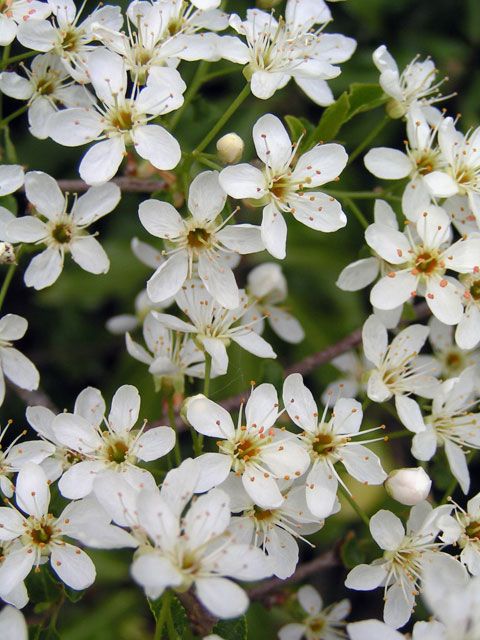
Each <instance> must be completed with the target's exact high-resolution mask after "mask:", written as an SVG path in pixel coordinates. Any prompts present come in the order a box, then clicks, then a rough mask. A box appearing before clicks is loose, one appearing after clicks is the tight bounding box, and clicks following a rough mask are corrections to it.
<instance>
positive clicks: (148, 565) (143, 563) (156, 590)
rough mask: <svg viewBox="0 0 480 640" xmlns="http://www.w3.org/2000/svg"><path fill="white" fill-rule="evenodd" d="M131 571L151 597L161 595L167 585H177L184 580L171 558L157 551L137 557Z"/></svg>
mask: <svg viewBox="0 0 480 640" xmlns="http://www.w3.org/2000/svg"><path fill="white" fill-rule="evenodd" d="M131 572H132V577H133V579H134V580H135V582H137V583H138V584H141V585H142V587H144V589H145V590H146V592H147V593H148V594H149V597H151V598H158V597H160V596H161V595H162V593H163V591H164V589H165V588H166V587H169V586H173V587H175V586H178V585H179V584H181V582H182V574H181V573H180V572H179V571H178V569H177V568H176V567H174V566H173V565H172V563H171V562H170V560H168V559H167V558H164V557H162V556H159V555H157V554H156V553H155V552H149V553H145V554H143V555H141V556H139V557H138V558H136V559H135V560H134V562H133V564H132V568H131Z"/></svg>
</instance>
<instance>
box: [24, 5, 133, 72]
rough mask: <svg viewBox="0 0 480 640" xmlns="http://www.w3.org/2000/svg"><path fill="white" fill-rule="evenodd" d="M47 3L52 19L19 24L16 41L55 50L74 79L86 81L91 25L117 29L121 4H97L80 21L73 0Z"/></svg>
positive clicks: (34, 47) (90, 46)
mask: <svg viewBox="0 0 480 640" xmlns="http://www.w3.org/2000/svg"><path fill="white" fill-rule="evenodd" d="M41 4H43V3H41ZM48 5H49V7H50V9H51V12H52V14H53V16H54V19H53V20H52V21H51V22H50V21H48V20H45V19H43V20H28V21H27V22H24V23H22V24H21V25H20V26H19V28H18V35H17V39H18V41H19V42H20V43H21V44H23V46H24V47H27V48H28V49H34V50H35V51H43V52H45V53H47V52H48V51H52V52H54V53H56V54H57V55H58V56H59V57H60V58H61V59H62V62H63V64H64V65H65V68H66V69H67V71H68V73H69V74H70V75H71V76H72V78H74V79H75V80H77V82H82V83H83V82H88V69H87V61H88V56H89V54H90V52H91V51H93V49H94V45H92V44H91V43H92V41H93V40H94V34H93V30H92V26H93V24H94V23H99V24H103V25H105V26H107V27H110V28H111V29H120V27H121V26H122V22H123V16H122V13H121V9H120V7H117V6H114V5H107V6H104V7H99V8H96V9H94V11H92V13H91V14H90V15H89V16H87V17H86V18H85V20H83V21H82V22H80V13H81V12H80V13H77V8H76V5H75V2H74V0H48ZM83 6H84V5H82V8H83ZM49 13H50V11H49ZM44 17H45V16H42V18H44Z"/></svg>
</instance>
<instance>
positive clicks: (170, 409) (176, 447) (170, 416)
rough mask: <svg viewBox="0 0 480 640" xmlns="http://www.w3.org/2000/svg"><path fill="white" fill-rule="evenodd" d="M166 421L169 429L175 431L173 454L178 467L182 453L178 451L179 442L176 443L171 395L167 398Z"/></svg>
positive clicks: (176, 435)
mask: <svg viewBox="0 0 480 640" xmlns="http://www.w3.org/2000/svg"><path fill="white" fill-rule="evenodd" d="M167 406H168V420H169V422H170V427H171V428H172V429H173V430H174V431H175V448H174V454H175V464H177V466H178V465H180V463H181V462H182V452H181V450H180V442H179V441H178V433H177V432H176V429H175V411H174V409H173V395H172V394H170V395H169V396H168V404H167Z"/></svg>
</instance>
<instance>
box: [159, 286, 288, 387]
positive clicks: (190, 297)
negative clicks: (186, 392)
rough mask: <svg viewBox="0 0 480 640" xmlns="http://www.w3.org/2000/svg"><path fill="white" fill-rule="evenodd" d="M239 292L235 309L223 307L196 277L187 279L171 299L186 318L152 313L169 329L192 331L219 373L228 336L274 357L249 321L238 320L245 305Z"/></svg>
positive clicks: (225, 359) (260, 354)
mask: <svg viewBox="0 0 480 640" xmlns="http://www.w3.org/2000/svg"><path fill="white" fill-rule="evenodd" d="M239 294H240V305H239V306H238V307H237V308H236V309H225V308H224V307H222V306H220V305H219V304H218V303H217V302H215V300H214V299H213V298H212V296H211V295H210V294H209V293H208V292H207V291H206V289H205V287H204V286H203V284H202V283H201V282H200V281H198V280H192V281H187V282H186V283H185V285H184V286H183V287H182V289H181V290H180V291H179V292H178V294H177V295H176V298H175V300H176V302H177V305H178V306H179V307H180V309H181V310H182V311H183V313H185V315H186V316H187V317H188V319H189V320H190V322H185V321H184V320H180V319H179V318H177V317H176V316H173V315H169V314H166V313H157V312H155V311H154V312H153V315H154V317H155V318H157V319H158V320H159V321H160V322H162V323H163V324H164V325H165V327H167V328H168V329H171V330H172V331H180V332H181V333H187V334H193V336H194V337H195V339H196V342H197V343H198V344H200V345H201V346H202V348H203V349H204V350H205V352H206V353H208V354H209V355H210V356H211V358H212V366H213V368H214V369H215V371H216V372H217V374H218V375H223V374H224V373H226V372H227V369H228V355H227V347H228V345H229V344H230V341H232V340H233V342H236V343H237V344H238V345H239V346H240V347H242V348H243V349H245V350H246V351H249V352H250V353H253V354H254V355H256V356H258V357H259V358H276V357H277V356H276V355H275V352H274V351H273V349H272V347H271V346H270V345H269V344H268V342H266V341H265V340H264V339H263V338H262V337H261V336H259V335H258V334H257V333H256V332H255V331H254V329H253V327H252V324H251V323H250V325H242V324H238V323H239V322H240V321H241V319H242V317H243V316H244V315H245V313H246V312H247V310H248V307H249V305H248V300H247V296H246V295H245V293H244V292H243V291H242V290H240V291H239ZM193 336H192V337H193Z"/></svg>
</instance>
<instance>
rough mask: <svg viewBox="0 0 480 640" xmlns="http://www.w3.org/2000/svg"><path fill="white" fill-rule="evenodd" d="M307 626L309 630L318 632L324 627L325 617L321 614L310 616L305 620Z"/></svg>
mask: <svg viewBox="0 0 480 640" xmlns="http://www.w3.org/2000/svg"><path fill="white" fill-rule="evenodd" d="M307 627H308V629H309V630H310V631H312V633H314V634H318V633H320V632H321V631H323V630H324V629H325V618H323V617H321V616H317V617H315V618H311V619H310V620H308V622H307Z"/></svg>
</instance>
